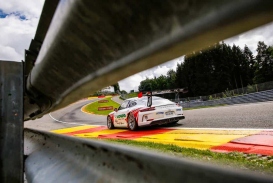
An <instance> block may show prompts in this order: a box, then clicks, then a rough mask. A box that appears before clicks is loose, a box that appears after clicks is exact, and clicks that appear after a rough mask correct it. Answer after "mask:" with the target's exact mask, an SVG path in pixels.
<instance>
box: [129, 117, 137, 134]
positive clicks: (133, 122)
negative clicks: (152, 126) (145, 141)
mask: <svg viewBox="0 0 273 183" xmlns="http://www.w3.org/2000/svg"><path fill="white" fill-rule="evenodd" d="M127 122H128V128H129V130H131V131H135V130H137V128H138V125H137V121H136V118H135V117H134V115H133V114H132V113H130V114H129V115H128V117H127Z"/></svg>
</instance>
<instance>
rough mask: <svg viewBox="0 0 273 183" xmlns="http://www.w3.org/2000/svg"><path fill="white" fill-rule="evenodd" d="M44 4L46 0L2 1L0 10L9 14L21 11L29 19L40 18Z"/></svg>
mask: <svg viewBox="0 0 273 183" xmlns="http://www.w3.org/2000/svg"><path fill="white" fill-rule="evenodd" d="M43 4H44V0H34V1H33V0H24V1H20V0H8V1H5V2H2V3H1V5H0V10H2V11H3V12H4V13H7V14H10V13H19V14H21V15H24V16H25V17H26V18H27V19H29V18H39V17H40V14H41V12H42V7H43Z"/></svg>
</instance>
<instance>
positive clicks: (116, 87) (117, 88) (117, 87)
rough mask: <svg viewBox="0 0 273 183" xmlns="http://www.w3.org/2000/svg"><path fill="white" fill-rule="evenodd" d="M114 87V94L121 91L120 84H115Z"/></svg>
mask: <svg viewBox="0 0 273 183" xmlns="http://www.w3.org/2000/svg"><path fill="white" fill-rule="evenodd" d="M112 86H113V87H114V92H115V93H117V91H119V84H118V83H116V84H113V85H112Z"/></svg>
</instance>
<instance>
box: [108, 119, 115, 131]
mask: <svg viewBox="0 0 273 183" xmlns="http://www.w3.org/2000/svg"><path fill="white" fill-rule="evenodd" d="M107 127H108V129H114V128H115V127H114V124H113V121H112V119H111V117H110V116H107Z"/></svg>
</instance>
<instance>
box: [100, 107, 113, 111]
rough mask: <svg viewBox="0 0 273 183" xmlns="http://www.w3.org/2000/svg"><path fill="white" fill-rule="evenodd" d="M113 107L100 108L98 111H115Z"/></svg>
mask: <svg viewBox="0 0 273 183" xmlns="http://www.w3.org/2000/svg"><path fill="white" fill-rule="evenodd" d="M113 109H114V108H113V106H105V107H98V111H107V110H113Z"/></svg>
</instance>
